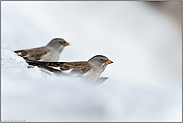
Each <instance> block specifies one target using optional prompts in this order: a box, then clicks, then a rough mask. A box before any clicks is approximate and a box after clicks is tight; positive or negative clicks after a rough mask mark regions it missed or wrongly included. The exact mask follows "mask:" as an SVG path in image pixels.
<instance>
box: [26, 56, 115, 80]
mask: <svg viewBox="0 0 183 123" xmlns="http://www.w3.org/2000/svg"><path fill="white" fill-rule="evenodd" d="M27 63H28V64H29V65H30V66H38V67H40V68H41V69H44V71H45V70H47V71H49V72H51V73H53V74H64V75H71V76H77V77H84V78H87V80H91V81H96V82H97V80H98V79H100V78H99V77H100V75H101V73H102V72H103V71H104V70H105V68H106V66H107V65H108V64H111V63H113V62H112V61H111V60H109V59H108V58H107V57H106V56H103V55H96V56H94V57H92V58H91V59H89V60H88V61H78V62H35V61H27ZM66 71H69V73H68V74H66V73H65V72H66ZM106 79H108V77H102V78H101V81H105V80H106ZM101 81H100V80H98V82H101Z"/></svg>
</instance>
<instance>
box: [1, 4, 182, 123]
mask: <svg viewBox="0 0 183 123" xmlns="http://www.w3.org/2000/svg"><path fill="white" fill-rule="evenodd" d="M1 3H2V4H1V5H2V6H1V7H2V9H1V10H2V12H1V17H2V18H1V31H2V32H1V34H2V35H1V114H2V115H1V119H2V120H9V121H11V120H15V121H18V120H22V121H24V120H25V121H27V122H28V121H50V122H51V121H136V122H137V121H152V122H153V121H181V119H182V93H181V91H182V83H181V74H182V73H181V72H182V69H181V68H182V65H181V63H182V61H181V58H182V57H181V50H182V44H181V41H182V39H181V26H180V25H179V24H177V22H176V21H175V20H174V18H171V17H170V16H168V15H167V14H165V13H163V12H160V11H158V10H156V9H154V8H153V7H150V6H149V5H148V4H146V3H145V2H132V1H130V2H120V1H118V2H117V1H116V2H112V1H109V2H106V1H105V2H94V1H93V2H74V1H69V2H61V1H58V2H13V1H11V2H10V1H9V2H5V1H3V2H1ZM55 37H60V38H64V39H65V40H67V41H68V42H69V43H70V44H71V45H70V46H68V47H65V49H64V50H63V52H62V53H61V55H60V59H59V61H83V60H88V59H89V58H91V57H92V56H94V55H97V54H101V55H105V56H107V57H108V58H109V59H110V60H112V61H114V63H113V64H110V65H108V66H107V68H106V70H105V71H104V72H103V74H102V75H101V76H106V77H109V79H108V80H106V81H105V82H104V83H103V84H100V85H92V84H90V83H86V82H84V81H79V80H76V79H74V78H67V77H59V76H49V75H47V74H45V73H44V72H42V71H40V70H39V68H38V67H35V68H29V69H28V68H27V63H26V62H25V61H24V60H23V59H22V58H21V57H19V56H17V55H16V54H15V53H14V52H13V51H14V50H19V49H27V48H33V47H39V46H44V45H46V44H47V43H48V42H49V41H50V40H51V39H52V38H55Z"/></svg>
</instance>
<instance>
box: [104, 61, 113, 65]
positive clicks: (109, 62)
mask: <svg viewBox="0 0 183 123" xmlns="http://www.w3.org/2000/svg"><path fill="white" fill-rule="evenodd" d="M105 63H106V64H111V63H113V61H111V60H108V61H107V62H105Z"/></svg>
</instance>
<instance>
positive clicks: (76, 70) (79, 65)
mask: <svg viewBox="0 0 183 123" xmlns="http://www.w3.org/2000/svg"><path fill="white" fill-rule="evenodd" d="M27 63H28V64H29V65H30V66H38V67H41V68H44V69H47V70H49V69H50V68H51V70H52V72H53V71H58V70H60V71H62V72H65V71H70V73H69V74H70V75H83V74H84V73H86V72H87V71H89V70H90V69H91V67H90V65H89V64H88V63H87V62H85V61H82V62H37V61H27Z"/></svg>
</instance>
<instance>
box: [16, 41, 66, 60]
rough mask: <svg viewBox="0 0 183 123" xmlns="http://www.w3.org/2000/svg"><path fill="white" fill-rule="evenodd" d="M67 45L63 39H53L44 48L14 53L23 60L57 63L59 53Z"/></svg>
mask: <svg viewBox="0 0 183 123" xmlns="http://www.w3.org/2000/svg"><path fill="white" fill-rule="evenodd" d="M67 45H69V43H68V42H66V41H65V40H64V39H62V38H54V39H52V40H51V41H50V42H49V43H48V44H47V45H46V46H44V47H38V48H33V49H25V50H17V51H14V52H15V53H16V54H18V55H19V56H21V57H23V58H24V59H25V60H34V61H44V62H57V61H58V60H59V57H60V53H61V52H62V50H63V49H64V47H65V46H67Z"/></svg>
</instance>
